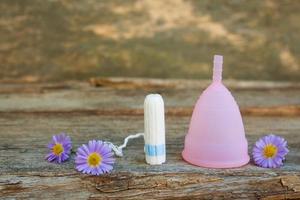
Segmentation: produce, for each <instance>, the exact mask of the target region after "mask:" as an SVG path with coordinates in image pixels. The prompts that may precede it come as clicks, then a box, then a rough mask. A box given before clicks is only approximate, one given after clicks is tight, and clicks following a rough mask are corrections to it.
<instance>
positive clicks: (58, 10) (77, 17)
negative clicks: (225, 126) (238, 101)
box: [0, 0, 300, 81]
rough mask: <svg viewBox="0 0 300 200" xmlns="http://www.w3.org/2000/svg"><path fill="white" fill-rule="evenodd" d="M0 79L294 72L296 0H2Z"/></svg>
mask: <svg viewBox="0 0 300 200" xmlns="http://www.w3.org/2000/svg"><path fill="white" fill-rule="evenodd" d="M0 15H1V18H0V66H1V68H0V69H1V70H0V79H2V80H7V79H9V80H10V79H13V80H15V79H22V80H29V81H62V80H70V79H79V80H85V79H88V78H90V77H98V76H117V77H118V76H121V77H152V78H193V79H208V78H210V77H211V64H212V57H213V55H214V54H223V55H224V56H225V57H224V61H225V71H224V76H225V78H230V79H241V80H287V81H299V80H300V71H299V70H300V58H299V56H300V1H297V0H290V1H287V0H277V1H276V0H266V1H262V0H251V1H249V0H248V1H247V0H231V1H221V0H219V1H216V0H107V1H104V0H1V1H0Z"/></svg>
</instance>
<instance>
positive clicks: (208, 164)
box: [181, 150, 250, 169]
mask: <svg viewBox="0 0 300 200" xmlns="http://www.w3.org/2000/svg"><path fill="white" fill-rule="evenodd" d="M181 155H182V158H183V159H184V160H185V161H186V162H188V163H190V164H192V165H195V166H197V167H204V168H215V169H230V168H238V167H242V166H245V165H247V164H248V163H249V161H250V157H249V155H247V157H246V158H245V159H242V160H238V161H233V162H227V163H224V162H211V161H208V162H203V161H200V160H199V159H192V158H191V157H190V156H187V153H185V150H183V151H182V154H181Z"/></svg>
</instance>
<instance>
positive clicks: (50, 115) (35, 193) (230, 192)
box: [0, 83, 300, 199]
mask: <svg viewBox="0 0 300 200" xmlns="http://www.w3.org/2000/svg"><path fill="white" fill-rule="evenodd" d="M26 88H27V89H26ZM28 88H29V87H28V85H25V86H24V85H20V84H8V83H6V84H3V85H2V87H1V89H0V90H1V92H0V138H1V140H0V197H1V198H3V199H10V198H39V199H40V198H42V199H50V198H57V199H62V198H73V199H87V198H90V199H121V198H122V199H141V198H144V199H193V198H198V199H224V198H225V199H257V198H262V199H284V198H288V199H298V198H300V191H299V185H300V181H299V180H300V167H299V166H300V153H299V152H300V145H299V144H300V137H299V132H300V123H299V120H300V117H299V116H297V115H295V116H294V117H288V116H287V115H285V117H279V116H256V115H255V116H251V115H248V114H247V113H245V115H244V123H245V128H246V136H247V139H248V142H249V151H251V147H252V145H253V144H254V142H255V141H256V140H257V139H258V138H259V137H261V136H262V135H264V134H267V133H271V132H272V133H276V134H279V135H283V136H284V137H285V138H286V139H287V140H288V142H289V148H290V153H289V154H288V156H287V160H286V162H285V165H284V167H282V168H280V169H263V168H259V167H256V166H254V165H253V163H252V162H250V164H248V165H246V166H244V167H241V168H236V169H226V170H221V169H206V168H200V167H196V166H192V165H189V164H187V163H186V162H184V161H183V160H182V158H181V151H182V148H183V140H184V135H185V133H186V131H187V128H188V123H189V118H190V116H189V112H190V110H188V109H191V108H192V106H193V103H194V101H195V100H196V98H197V96H198V93H199V91H201V88H194V89H193V88H192V87H186V88H182V89H180V88H176V87H175V88H173V87H171V88H167V87H163V86H161V87H160V89H159V92H161V93H162V94H163V96H164V97H165V101H166V106H167V109H168V110H169V111H168V112H169V113H168V115H167V117H166V123H167V125H166V127H167V162H166V164H164V165H161V166H150V165H147V164H146V163H145V161H144V153H143V140H142V138H139V139H136V140H133V141H130V142H129V145H128V147H127V148H126V149H125V156H124V157H122V158H117V163H116V164H115V167H114V170H113V172H112V174H108V175H104V176H100V177H94V176H87V175H82V174H80V173H78V172H76V170H75V169H74V156H75V151H76V149H77V148H78V147H79V146H80V145H81V144H83V143H86V142H87V141H88V140H90V139H102V140H109V141H112V142H114V143H116V144H121V143H122V141H123V139H124V137H126V136H127V135H128V134H130V133H136V132H141V131H143V116H142V104H143V99H144V95H145V94H147V93H148V92H155V91H158V90H156V89H155V90H154V89H145V88H139V89H135V90H131V89H129V88H121V89H116V88H115V87H110V86H105V87H100V88H94V87H91V86H89V85H88V84H87V83H68V84H65V83H62V84H40V85H37V84H33V85H32V88H31V89H30V91H29V89H28ZM233 93H234V95H235V96H236V97H237V98H238V99H239V103H240V104H241V106H242V108H243V109H249V108H251V106H250V105H253V106H255V107H260V108H268V106H269V105H268V104H267V102H265V99H267V100H269V101H270V104H272V105H274V106H277V107H280V106H284V107H285V106H289V105H290V104H291V102H293V103H292V104H293V105H294V106H298V105H299V104H300V103H299V98H298V96H299V95H300V94H299V93H298V89H295V88H293V89H279V88H277V89H263V90H257V89H249V88H248V89H241V88H240V89H238V88H236V89H235V90H233ZM247 101H249V102H247ZM108 108H109V109H108ZM176 109H178V110H179V111H180V110H183V111H182V112H179V111H178V110H177V111H176ZM259 110H260V109H259ZM175 111H176V112H175ZM62 131H65V132H68V133H69V135H70V136H71V138H72V141H73V153H72V156H71V158H70V160H69V161H68V162H66V163H63V164H62V165H56V164H51V163H48V162H46V161H45V160H44V156H45V154H46V152H47V149H46V147H45V145H46V144H47V142H48V141H49V140H50V138H51V135H52V134H56V133H59V132H62Z"/></svg>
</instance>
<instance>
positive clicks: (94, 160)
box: [87, 152, 102, 167]
mask: <svg viewBox="0 0 300 200" xmlns="http://www.w3.org/2000/svg"><path fill="white" fill-rule="evenodd" d="M87 161H88V164H89V166H91V167H97V166H98V165H99V164H100V163H101V161H102V157H101V156H100V155H99V153H96V152H94V153H91V154H90V155H89V157H88V159H87Z"/></svg>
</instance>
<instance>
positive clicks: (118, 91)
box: [0, 78, 300, 116]
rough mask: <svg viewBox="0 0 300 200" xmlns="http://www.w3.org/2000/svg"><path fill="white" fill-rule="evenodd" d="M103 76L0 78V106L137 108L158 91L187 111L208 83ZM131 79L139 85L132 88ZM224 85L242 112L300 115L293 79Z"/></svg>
mask: <svg viewBox="0 0 300 200" xmlns="http://www.w3.org/2000/svg"><path fill="white" fill-rule="evenodd" d="M105 80H106V79H105ZM124 81H125V82H126V84H127V86H125V87H124V86H123V82H124ZM108 82H109V83H110V82H112V83H113V84H108V85H103V86H102V87H96V88H95V87H91V86H90V85H89V84H88V83H85V82H82V83H79V82H69V83H56V84H55V83H54V84H46V83H44V84H36V83H35V84H34V83H31V84H28V83H27V84H10V83H2V85H1V87H0V112H75V113H76V112H79V113H80V112H90V113H94V114H95V113H99V114H113V113H118V112H119V113H120V114H130V115H131V114H142V113H143V101H144V97H145V95H147V94H148V93H160V94H162V96H163V97H164V100H165V103H166V108H167V111H168V112H169V113H170V114H171V115H185V116H190V113H191V112H192V107H193V105H194V103H195V102H196V100H197V98H198V96H199V95H200V93H201V92H202V91H203V89H204V88H205V87H207V85H208V84H209V82H208V81H184V80H159V79H158V80H157V79H155V80H153V79H149V80H145V81H144V82H145V83H143V82H142V80H141V79H120V78H119V79H117V78H115V79H108ZM146 83H147V84H146ZM128 85H129V86H128ZM135 85H138V87H139V88H135V89H134V90H133V89H132V88H134V87H135ZM158 85H159V87H158ZM170 85H171V86H172V87H170ZM226 85H228V87H229V88H230V89H232V93H233V95H234V96H235V97H236V100H237V102H238V103H239V105H240V107H241V110H242V113H243V114H245V115H290V116H299V115H300V107H299V105H300V86H299V84H297V83H281V84H278V83H273V82H260V83H256V82H249V81H248V82H245V81H238V82H236V81H229V82H226ZM119 87H120V88H119ZM116 111H117V112H116Z"/></svg>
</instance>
